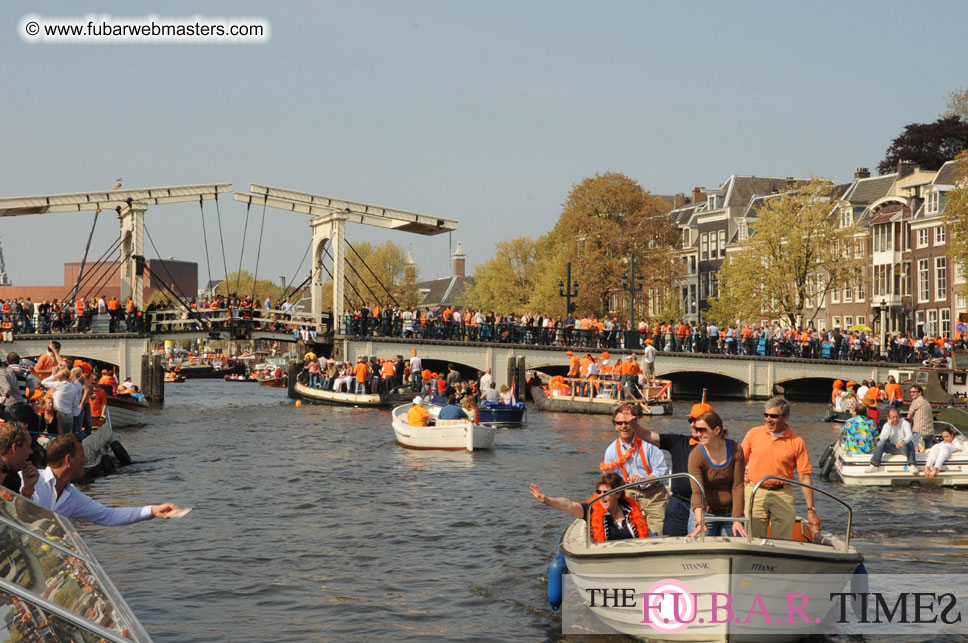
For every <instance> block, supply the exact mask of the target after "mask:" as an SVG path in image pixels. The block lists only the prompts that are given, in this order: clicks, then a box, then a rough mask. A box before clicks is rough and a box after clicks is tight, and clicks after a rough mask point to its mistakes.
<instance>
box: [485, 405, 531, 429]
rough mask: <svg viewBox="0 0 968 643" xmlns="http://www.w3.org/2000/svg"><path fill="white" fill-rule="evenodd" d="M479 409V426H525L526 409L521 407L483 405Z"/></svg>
mask: <svg viewBox="0 0 968 643" xmlns="http://www.w3.org/2000/svg"><path fill="white" fill-rule="evenodd" d="M483 404H484V403H482V405H481V406H478V407H477V421H478V423H479V424H523V423H524V414H525V408H524V405H523V404H522V405H521V406H517V405H514V406H509V405H506V404H501V405H494V404H492V405H487V406H485V405H483Z"/></svg>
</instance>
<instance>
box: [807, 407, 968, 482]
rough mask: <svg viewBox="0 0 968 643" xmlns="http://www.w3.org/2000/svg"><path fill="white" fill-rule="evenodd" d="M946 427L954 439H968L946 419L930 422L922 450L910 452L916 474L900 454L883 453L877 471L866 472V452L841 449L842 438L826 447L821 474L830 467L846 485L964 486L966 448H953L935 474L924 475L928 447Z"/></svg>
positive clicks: (826, 473) (967, 464)
mask: <svg viewBox="0 0 968 643" xmlns="http://www.w3.org/2000/svg"><path fill="white" fill-rule="evenodd" d="M943 429H950V430H951V431H953V432H954V436H955V441H956V442H958V441H959V440H960V441H961V443H962V444H968V439H966V438H965V435H964V434H963V433H962V432H961V431H960V430H958V428H957V427H955V426H953V425H951V424H948V423H947V422H938V421H935V423H934V430H935V434H934V435H933V436H930V437H929V438H928V440H926V445H925V449H924V450H923V451H918V452H916V453H915V454H914V455H915V457H916V458H917V465H918V473H914V472H913V471H910V470H909V469H908V464H907V456H905V455H904V454H903V453H901V454H896V455H888V454H886V453H885V454H884V456H883V457H882V458H881V466H879V467H878V468H877V471H874V472H868V471H867V467H868V466H869V465H870V462H871V454H870V453H849V452H847V451H846V450H845V449H844V441H843V439H840V440H837V442H835V443H833V444H831V445H830V446H829V447H827V451H825V452H824V455H823V457H821V459H820V466H819V469H820V472H821V476H822V477H824V478H826V477H828V476H829V475H830V472H831V470H836V471H837V475H838V476H840V479H841V480H843V482H844V484H847V485H863V486H869V487H897V486H909V485H913V484H919V485H921V486H922V487H955V486H968V451H964V450H961V451H955V452H954V453H952V454H951V457H949V458H948V459H947V460H946V461H945V463H944V465H943V466H942V467H941V469H940V471H938V474H937V475H936V476H934V477H933V478H928V477H925V475H924V465H925V464H926V463H927V460H928V453H927V451H928V449H930V448H931V446H932V445H934V444H936V443H938V442H940V441H941V431H942V430H943Z"/></svg>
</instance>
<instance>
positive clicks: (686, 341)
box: [342, 305, 965, 362]
mask: <svg viewBox="0 0 968 643" xmlns="http://www.w3.org/2000/svg"><path fill="white" fill-rule="evenodd" d="M342 332H343V333H344V334H345V335H349V336H355V337H371V336H375V337H400V338H404V339H424V340H426V339H430V340H445V341H468V342H490V343H503V344H525V345H533V346H558V347H567V348H580V349H592V350H594V349H605V350H609V349H611V350H619V349H624V350H641V349H642V348H643V347H644V346H646V345H648V344H651V345H653V346H655V347H656V349H657V350H659V351H663V352H670V353H705V354H726V355H738V356H739V355H744V356H756V355H759V356H767V357H798V358H803V359H831V360H846V361H879V360H885V359H886V360H888V361H891V362H921V361H923V360H925V359H931V358H940V357H943V356H944V355H945V354H946V353H947V352H948V351H950V350H952V349H963V348H964V346H965V341H964V339H962V338H958V339H954V340H953V339H952V338H950V337H941V336H937V337H932V336H927V335H925V336H920V337H916V336H913V335H912V334H911V333H890V334H888V335H887V341H886V347H884V348H883V349H882V347H881V346H880V337H879V336H878V335H877V334H875V333H871V332H870V331H863V330H856V329H855V330H850V329H845V330H842V329H840V328H835V329H833V330H829V331H828V330H827V329H826V328H820V329H816V328H814V327H808V328H806V329H804V328H802V327H799V328H784V327H782V326H781V325H780V324H779V322H774V323H773V325H772V326H764V325H755V324H731V325H728V326H725V327H722V328H721V327H719V326H717V325H716V324H715V323H713V322H699V323H695V322H689V321H685V320H679V321H674V320H669V321H656V320H652V321H642V322H639V323H638V324H637V325H636V328H635V329H634V330H633V328H632V325H631V323H630V322H629V321H625V322H624V323H622V322H620V321H619V319H618V318H617V317H601V318H599V317H597V316H595V315H569V316H568V317H566V318H564V319H562V318H561V317H551V316H549V315H544V314H542V313H533V314H530V313H524V314H520V315H516V314H506V315H505V314H495V313H493V312H485V311H483V310H472V309H469V308H463V309H461V308H458V307H453V308H451V307H444V306H436V307H429V308H423V309H421V308H418V307H409V308H408V307H400V306H380V305H373V306H372V307H371V306H361V307H359V308H357V309H356V310H355V311H352V312H350V311H347V312H346V313H345V314H344V317H343V323H342Z"/></svg>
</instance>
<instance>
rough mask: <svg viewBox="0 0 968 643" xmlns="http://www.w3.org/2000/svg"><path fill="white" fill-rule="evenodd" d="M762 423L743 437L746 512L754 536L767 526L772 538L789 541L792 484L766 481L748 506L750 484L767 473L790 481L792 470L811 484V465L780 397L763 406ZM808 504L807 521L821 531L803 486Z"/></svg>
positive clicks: (793, 502) (793, 503) (808, 492)
mask: <svg viewBox="0 0 968 643" xmlns="http://www.w3.org/2000/svg"><path fill="white" fill-rule="evenodd" d="M764 406H765V409H764V413H763V417H764V420H765V424H763V425H762V426H757V427H753V428H752V429H750V430H749V432H747V434H746V437H744V438H743V455H745V456H746V506H747V507H748V508H749V509H748V510H747V512H746V515H747V516H749V517H750V528H751V529H752V533H753V537H754V538H763V537H765V536H766V527H767V525H770V528H771V534H772V537H773V538H779V539H784V540H790V539H791V538H793V526H794V523H795V522H796V500H795V497H794V495H793V489H791V485H789V484H788V483H785V482H780V481H779V480H768V481H767V482H764V483H763V484H762V485H760V488H759V490H758V491H757V492H756V498H755V501H756V502H755V504H753V506H752V507H751V508H750V499H751V495H752V491H753V487H754V486H755V484H756V483H757V482H759V481H760V480H762V479H763V478H765V477H766V476H779V477H781V478H787V479H790V480H792V479H793V473H794V470H795V471H796V473H797V474H798V475H799V476H800V482H803V483H804V484H808V485H809V484H813V479H812V477H811V475H810V474H811V473H812V472H813V465H812V464H811V463H810V454H809V452H808V451H807V445H806V443H805V442H804V441H803V438H801V437H800V436H798V435H797V434H795V433H794V432H793V429H792V428H790V425H789V424H787V418H788V417H790V404H789V403H788V402H787V401H786V400H785V399H783V398H782V397H774V398H770V399H769V400H767V401H766V404H765V405H764ZM802 489H803V499H804V501H806V503H807V520H808V521H809V522H810V524H811V525H813V527H814V529H816V530H818V531H819V530H820V517H819V516H818V515H817V510H816V508H815V507H814V505H813V489H810V488H808V487H802Z"/></svg>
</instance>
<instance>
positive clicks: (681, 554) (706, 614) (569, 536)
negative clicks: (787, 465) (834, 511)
mask: <svg viewBox="0 0 968 643" xmlns="http://www.w3.org/2000/svg"><path fill="white" fill-rule="evenodd" d="M682 476H687V477H691V476H688V474H672V475H670V476H664V477H663V478H659V479H660V480H662V479H664V478H673V477H682ZM771 479H774V480H782V481H783V482H786V483H788V484H794V485H801V486H806V485H802V483H799V482H797V481H793V480H786V479H783V478H777V477H773V476H771V477H768V478H765V479H764V480H771ZM693 480H695V478H693ZM762 482H763V481H762V480H761V481H760V483H759V484H757V486H756V487H755V488H754V490H753V493H754V494H755V493H756V491H757V490H758V489H759V486H760V484H762ZM631 486H635V485H634V484H631V485H624V486H622V487H619V488H617V489H613V490H612V491H610V492H609V494H612V493H617V492H619V491H621V490H623V489H626V488H628V487H631ZM811 488H813V489H814V490H815V491H816V492H818V493H821V494H824V495H826V496H829V497H831V498H833V499H834V500H835V501H836V502H838V503H840V504H841V505H843V506H844V507H845V508H846V509H847V528H846V532H845V534H844V536H843V537H842V538H841V537H836V536H833V535H831V534H826V533H823V534H821V533H815V532H814V530H813V528H812V527H811V526H810V525H809V523H807V522H806V520H803V519H799V518H798V522H797V527H796V529H795V530H794V540H779V539H772V538H752V537H746V538H741V537H733V536H730V537H715V538H711V537H703V536H700V537H698V538H695V539H692V538H685V537H652V538H636V539H627V540H614V541H608V542H593V540H592V536H591V533H590V529H589V526H588V523H587V522H586V521H585V520H583V519H578V520H575V521H574V522H572V523H571V525H569V527H568V528H567V529H566V531H565V533H564V535H563V537H562V539H561V543H560V546H559V547H560V548H559V552H560V554H562V555H563V557H564V561H565V566H566V567H567V576H566V578H567V580H565V581H564V585H565V586H566V588H567V587H572V588H573V589H572V590H571V592H572V594H571V600H570V601H566V606H565V611H564V612H563V623H565V621H566V620H567V619H569V618H570V616H569V610H571V609H577V610H579V612H580V613H582V614H590V615H589V616H588V618H589V619H590V621H591V622H592V623H593V624H592V625H591V626H590V627H589V626H588V625H587V624H586V625H585V626H584V627H585V628H586V630H585V631H587V633H589V634H592V633H615V632H620V633H623V634H627V635H632V636H635V637H641V638H644V639H655V640H676V641H727V640H728V641H742V640H760V641H765V640H769V641H771V642H772V641H784V640H798V639H800V638H802V637H804V636H805V635H806V633H805V632H804V629H808V630H809V629H810V628H813V625H809V624H806V623H802V627H801V628H799V629H797V628H788V629H787V630H786V631H778V630H777V629H775V627H776V625H775V624H774V625H770V624H768V623H763V622H759V623H757V622H755V621H754V622H750V621H749V620H747V621H744V622H743V623H740V622H739V621H740V619H739V618H737V619H736V620H735V622H733V621H732V620H731V619H727V620H723V619H722V618H721V617H719V618H718V617H717V614H718V612H717V607H716V606H714V604H713V603H714V602H715V601H712V600H709V597H710V596H713V595H714V594H719V595H725V594H728V595H729V596H730V597H732V605H733V606H734V609H736V610H737V612H736V613H737V614H739V613H740V611H739V610H742V614H743V615H744V616H745V615H746V613H747V610H748V609H749V607H748V606H749V605H750V604H751V602H754V601H755V600H757V599H758V600H760V601H761V602H762V603H761V605H762V609H763V610H766V611H767V612H769V613H771V614H782V615H783V616H784V617H785V616H786V615H787V613H788V609H789V605H788V601H789V593H796V594H797V595H800V596H803V597H805V602H804V604H809V605H813V606H824V609H825V610H833V609H834V607H833V606H832V604H831V603H830V601H829V595H830V593H831V592H840V591H843V588H844V587H845V586H846V585H850V584H851V583H852V582H855V578H856V577H855V574H856V575H858V576H857V577H859V575H863V578H864V580H865V581H866V570H864V569H863V567H862V563H863V556H862V555H861V554H860V553H859V552H858V551H857V550H856V549H855V548H853V547H851V546H850V524H851V509H850V507H849V506H847V505H846V504H845V503H844V502H843V501H841V500H840V499H839V498H836V497H835V496H832V495H831V494H829V493H827V492H825V491H823V490H821V489H816V488H814V487H811ZM602 497H605V496H604V495H602V496H598V498H602ZM589 512H590V508H589ZM730 520H732V519H730ZM744 520H745V519H744ZM554 570H555V565H552V572H551V573H549V597H551V595H552V584H553V583H554V582H555V581H554V580H553V576H554V575H555V571H554ZM559 577H560V574H559ZM561 582H562V581H561V580H560V578H559V580H558V583H559V585H558V587H561V584H560V583H561ZM571 583H573V585H571ZM657 586H658V587H661V588H662V593H663V596H662V597H661V598H659V599H658V600H659V602H656V603H651V604H650V609H649V610H644V608H645V603H644V601H645V600H649V601H652V600H653V598H648V599H646V598H645V597H643V596H642V593H644V592H656V591H657V590H656V589H655V588H656V587H657ZM668 586H673V588H675V587H678V588H679V590H682V588H687V589H688V591H690V592H696V593H695V594H686V595H684V596H687V597H688V596H689V595H691V596H693V599H692V603H691V605H692V607H691V609H692V611H691V612H689V608H688V607H687V608H686V609H685V610H684V611H683V612H682V615H683V616H685V618H682V619H680V618H679V615H677V616H676V619H677V621H678V622H677V623H672V624H671V626H670V625H668V624H669V623H670V621H669V620H665V621H664V624H663V618H662V616H667V617H668V616H669V613H668V608H669V605H668V604H663V603H662V601H663V600H664V598H665V596H668V594H666V588H667V587H668ZM615 588H632V589H629V594H628V595H629V596H632V597H635V598H636V599H637V600H634V601H630V602H629V603H627V604H622V605H621V606H618V605H616V602H617V601H613V602H612V604H611V605H607V601H605V603H606V604H605V605H603V602H602V600H601V599H602V596H603V594H602V593H601V592H602V590H608V591H609V592H612V593H613V595H614V592H615ZM575 590H577V592H576V591H575ZM679 590H675V591H679ZM682 591H686V590H682ZM565 593H566V594H567V593H568V590H567V589H566V590H565ZM647 595H648V596H650V597H659V594H647ZM559 596H560V594H559ZM596 596H598V598H599V600H598V602H597V604H596V603H595V597H596ZM754 596H755V597H756V598H754ZM701 597H706V599H704V600H701ZM672 598H673V602H674V601H675V600H677V599H676V597H675V596H673V597H672ZM687 600H688V598H687ZM572 603H574V605H573V604H572ZM651 607H655V610H654V611H653V610H652V609H651ZM673 609H678V607H673ZM647 612H652V618H651V619H647V618H646V617H645V614H646V613H647ZM810 616H811V617H813V616H818V617H824V616H829V614H828V613H827V611H825V612H824V614H819V613H811V614H810ZM647 621H648V622H647ZM570 622H571V621H570ZM682 622H688V625H687V626H686V627H673V626H677V625H678V623H682ZM817 622H818V623H819V621H817ZM603 625H604V626H605V627H603ZM563 627H564V626H563ZM565 633H574V632H565ZM764 636H767V637H768V638H763V637H764Z"/></svg>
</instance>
